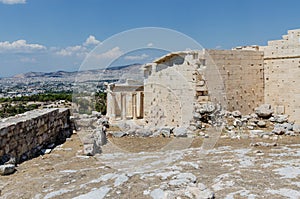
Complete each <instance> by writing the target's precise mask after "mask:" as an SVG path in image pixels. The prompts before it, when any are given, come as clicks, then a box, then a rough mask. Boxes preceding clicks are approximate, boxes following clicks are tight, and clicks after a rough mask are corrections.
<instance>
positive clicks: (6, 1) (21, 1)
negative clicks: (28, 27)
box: [0, 0, 26, 5]
mask: <svg viewBox="0 0 300 199" xmlns="http://www.w3.org/2000/svg"><path fill="white" fill-rule="evenodd" d="M0 3H3V4H10V5H13V4H24V3H26V0H0Z"/></svg>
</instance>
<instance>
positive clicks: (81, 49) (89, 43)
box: [51, 35, 100, 57]
mask: <svg viewBox="0 0 300 199" xmlns="http://www.w3.org/2000/svg"><path fill="white" fill-rule="evenodd" d="M99 43H100V41H98V40H97V39H96V38H95V36H93V35H90V36H89V37H88V38H87V39H86V40H85V42H84V43H83V44H81V45H76V46H68V47H66V48H63V49H57V48H55V47H51V49H52V50H53V51H55V52H56V53H55V54H57V55H60V56H64V57H66V56H74V55H75V56H77V57H84V56H86V55H87V54H88V53H89V52H90V51H91V47H93V46H94V45H97V44H99Z"/></svg>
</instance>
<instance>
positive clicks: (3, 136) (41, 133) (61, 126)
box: [0, 108, 72, 164]
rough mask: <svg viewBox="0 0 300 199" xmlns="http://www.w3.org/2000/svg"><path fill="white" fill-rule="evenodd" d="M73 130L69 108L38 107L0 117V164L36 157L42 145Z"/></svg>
mask: <svg viewBox="0 0 300 199" xmlns="http://www.w3.org/2000/svg"><path fill="white" fill-rule="evenodd" d="M71 133H72V129H71V122H70V110H69V109H64V108H60V109H58V108H56V109H40V110H33V111H29V112H26V113H24V114H21V115H17V116H15V117H10V118H5V119H2V120H0V164H3V163H4V162H5V161H7V159H8V158H11V157H13V158H15V159H16V162H17V163H18V162H22V161H24V160H26V159H29V158H32V157H35V156H37V155H39V154H40V153H41V149H43V148H46V147H48V148H49V146H50V147H51V145H52V147H53V146H54V144H59V143H62V142H63V141H65V139H66V138H67V137H69V136H70V135H71Z"/></svg>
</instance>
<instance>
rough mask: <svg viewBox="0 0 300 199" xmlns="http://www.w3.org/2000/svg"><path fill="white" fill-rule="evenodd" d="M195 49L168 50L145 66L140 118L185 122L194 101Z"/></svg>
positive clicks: (156, 122) (172, 123)
mask: <svg viewBox="0 0 300 199" xmlns="http://www.w3.org/2000/svg"><path fill="white" fill-rule="evenodd" d="M194 56H198V53H196V52H195V53H193V52H190V53H172V54H169V55H166V56H165V57H163V58H161V59H159V60H157V61H155V62H154V63H151V64H149V65H147V66H146V67H145V78H146V80H145V84H144V96H145V97H144V107H145V111H144V118H145V121H146V122H148V123H149V124H150V125H154V126H156V127H159V126H160V127H161V126H165V125H169V126H178V125H179V126H181V125H188V124H189V122H190V120H191V119H192V114H193V103H194V102H195V86H196V79H195V78H194V76H193V73H194V72H195V70H196V69H197V67H198V66H197V63H193V61H194V60H198V59H197V58H196V59H194V58H195V57H194Z"/></svg>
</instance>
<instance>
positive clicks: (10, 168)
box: [0, 164, 15, 175]
mask: <svg viewBox="0 0 300 199" xmlns="http://www.w3.org/2000/svg"><path fill="white" fill-rule="evenodd" d="M14 172H15V165H13V164H5V165H0V175H10V174H12V173H14Z"/></svg>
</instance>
